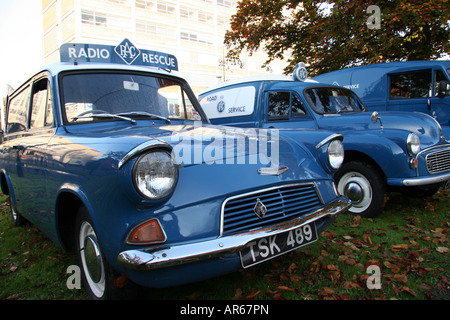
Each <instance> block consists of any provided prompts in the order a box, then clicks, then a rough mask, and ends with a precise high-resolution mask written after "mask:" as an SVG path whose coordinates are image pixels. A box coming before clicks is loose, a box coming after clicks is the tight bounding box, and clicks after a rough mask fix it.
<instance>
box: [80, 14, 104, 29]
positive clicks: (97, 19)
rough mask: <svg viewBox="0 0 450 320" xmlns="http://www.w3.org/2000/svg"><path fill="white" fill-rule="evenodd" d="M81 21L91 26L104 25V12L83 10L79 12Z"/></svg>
mask: <svg viewBox="0 0 450 320" xmlns="http://www.w3.org/2000/svg"><path fill="white" fill-rule="evenodd" d="M81 22H82V23H85V24H89V25H92V26H102V27H106V14H102V13H98V12H90V11H83V12H82V13H81Z"/></svg>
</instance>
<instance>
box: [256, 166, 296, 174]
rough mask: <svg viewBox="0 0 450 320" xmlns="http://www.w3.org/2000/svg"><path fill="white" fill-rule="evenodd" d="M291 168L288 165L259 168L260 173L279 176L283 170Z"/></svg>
mask: <svg viewBox="0 0 450 320" xmlns="http://www.w3.org/2000/svg"><path fill="white" fill-rule="evenodd" d="M287 170H289V168H288V167H286V166H282V167H269V168H261V169H258V173H259V174H261V175H268V176H279V175H280V174H282V173H283V172H285V171H287Z"/></svg>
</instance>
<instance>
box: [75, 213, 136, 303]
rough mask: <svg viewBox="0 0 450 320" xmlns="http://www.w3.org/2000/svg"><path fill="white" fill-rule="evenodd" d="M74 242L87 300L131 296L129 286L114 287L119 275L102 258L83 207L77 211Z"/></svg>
mask: <svg viewBox="0 0 450 320" xmlns="http://www.w3.org/2000/svg"><path fill="white" fill-rule="evenodd" d="M75 241H76V252H77V259H78V265H79V266H80V269H81V277H82V281H83V285H84V288H85V290H86V293H87V295H88V298H89V299H91V300H107V299H120V298H126V297H130V296H133V294H132V291H129V290H128V289H130V288H131V287H132V285H131V284H128V285H126V288H124V287H122V286H121V287H117V286H116V285H115V283H114V279H116V278H118V277H119V276H120V275H119V274H118V273H117V272H115V271H114V270H113V269H112V268H111V266H110V265H109V264H108V262H107V261H106V259H105V257H104V256H103V254H102V250H101V246H100V243H99V241H98V238H97V234H96V232H95V229H94V227H93V223H92V221H91V219H90V217H89V214H88V212H87V210H86V208H84V207H81V208H80V209H79V210H78V214H77V220H76V238H75ZM131 290H132V289H131ZM126 291H127V292H126Z"/></svg>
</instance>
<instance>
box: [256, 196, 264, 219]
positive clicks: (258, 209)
mask: <svg viewBox="0 0 450 320" xmlns="http://www.w3.org/2000/svg"><path fill="white" fill-rule="evenodd" d="M253 212H254V213H255V214H256V216H257V217H258V218H260V219H262V218H264V216H265V215H266V212H267V208H266V206H265V205H264V203H262V202H261V200H259V198H258V199H256V204H255V207H254V208H253Z"/></svg>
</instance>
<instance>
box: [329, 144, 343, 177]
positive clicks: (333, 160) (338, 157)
mask: <svg viewBox="0 0 450 320" xmlns="http://www.w3.org/2000/svg"><path fill="white" fill-rule="evenodd" d="M327 158H328V164H329V165H330V167H331V168H332V169H333V170H338V169H339V168H340V167H341V166H342V164H343V163H344V144H343V143H342V141H341V140H340V139H336V140H333V141H331V142H330V144H329V145H328V148H327Z"/></svg>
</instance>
